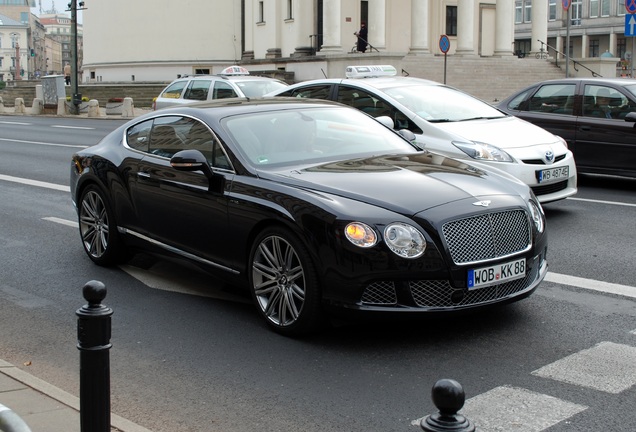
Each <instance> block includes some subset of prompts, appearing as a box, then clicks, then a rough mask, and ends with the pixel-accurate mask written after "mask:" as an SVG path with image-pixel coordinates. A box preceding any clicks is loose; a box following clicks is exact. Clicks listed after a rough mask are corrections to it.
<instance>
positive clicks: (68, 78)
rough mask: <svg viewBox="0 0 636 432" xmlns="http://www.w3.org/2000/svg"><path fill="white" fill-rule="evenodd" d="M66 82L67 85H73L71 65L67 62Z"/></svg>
mask: <svg viewBox="0 0 636 432" xmlns="http://www.w3.org/2000/svg"><path fill="white" fill-rule="evenodd" d="M64 82H66V85H71V65H70V63H66V64H65V65H64Z"/></svg>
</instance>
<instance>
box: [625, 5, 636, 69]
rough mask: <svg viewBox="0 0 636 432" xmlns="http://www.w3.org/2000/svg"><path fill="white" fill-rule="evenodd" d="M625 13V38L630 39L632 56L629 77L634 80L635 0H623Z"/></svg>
mask: <svg viewBox="0 0 636 432" xmlns="http://www.w3.org/2000/svg"><path fill="white" fill-rule="evenodd" d="M625 11H626V12H627V13H628V14H629V15H626V16H625V36H627V35H628V34H629V36H631V37H632V55H631V58H630V61H629V62H630V64H631V66H630V72H629V74H630V76H631V77H632V78H634V37H636V34H634V27H635V26H636V20H635V18H636V0H625Z"/></svg>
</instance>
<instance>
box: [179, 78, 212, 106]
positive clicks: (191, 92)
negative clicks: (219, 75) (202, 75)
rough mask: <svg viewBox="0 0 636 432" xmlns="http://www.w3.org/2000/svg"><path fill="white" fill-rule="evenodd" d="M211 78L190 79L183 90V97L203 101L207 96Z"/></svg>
mask: <svg viewBox="0 0 636 432" xmlns="http://www.w3.org/2000/svg"><path fill="white" fill-rule="evenodd" d="M211 84H212V80H192V81H190V85H189V86H188V88H187V90H186V91H185V93H184V95H183V98H184V99H188V100H196V101H204V100H206V99H207V98H208V93H209V92H210V85H211Z"/></svg>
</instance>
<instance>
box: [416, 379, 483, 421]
mask: <svg viewBox="0 0 636 432" xmlns="http://www.w3.org/2000/svg"><path fill="white" fill-rule="evenodd" d="M431 396H432V398H433V403H434V404H435V406H436V407H437V409H438V410H439V412H438V413H435V414H431V415H429V416H426V417H425V418H424V419H422V421H421V422H420V427H421V428H422V430H424V431H426V432H475V431H476V429H475V425H473V424H472V422H471V421H470V420H468V419H467V418H466V417H464V416H462V415H460V414H457V413H458V412H459V410H460V409H462V407H463V406H464V401H465V400H466V395H465V394H464V389H463V388H462V386H461V384H460V383H458V382H457V381H455V380H452V379H441V380H439V381H437V382H436V383H435V385H434V386H433V390H432V391H431Z"/></svg>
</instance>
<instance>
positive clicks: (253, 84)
mask: <svg viewBox="0 0 636 432" xmlns="http://www.w3.org/2000/svg"><path fill="white" fill-rule="evenodd" d="M235 84H236V85H237V86H238V88H240V89H241V91H242V92H243V94H244V95H245V96H247V97H249V98H258V97H261V96H263V95H265V94H267V93H270V92H273V91H277V90H280V89H283V88H285V87H287V84H285V83H284V82H282V81H277V80H254V81H236V82H235Z"/></svg>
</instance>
